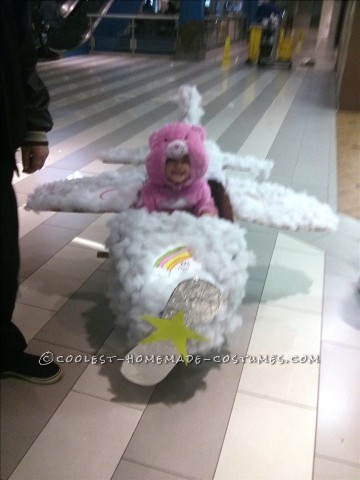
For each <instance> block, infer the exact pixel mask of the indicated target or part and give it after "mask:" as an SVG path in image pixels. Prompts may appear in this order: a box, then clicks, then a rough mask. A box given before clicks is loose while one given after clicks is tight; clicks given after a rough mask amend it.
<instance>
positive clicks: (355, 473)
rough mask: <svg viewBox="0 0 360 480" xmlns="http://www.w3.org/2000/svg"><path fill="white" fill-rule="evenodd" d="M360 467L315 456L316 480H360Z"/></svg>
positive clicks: (314, 477)
mask: <svg viewBox="0 0 360 480" xmlns="http://www.w3.org/2000/svg"><path fill="white" fill-rule="evenodd" d="M359 478H360V465H359V466H358V467H356V466H355V465H350V464H346V463H342V462H341V463H340V462H336V461H334V460H331V459H325V458H319V457H318V456H315V462H314V476H313V479H314V480H359Z"/></svg>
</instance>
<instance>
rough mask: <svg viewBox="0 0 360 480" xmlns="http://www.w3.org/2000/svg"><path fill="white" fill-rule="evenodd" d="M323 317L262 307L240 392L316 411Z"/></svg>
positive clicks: (257, 319)
mask: <svg viewBox="0 0 360 480" xmlns="http://www.w3.org/2000/svg"><path fill="white" fill-rule="evenodd" d="M320 332H321V315H320V314H318V315H314V314H307V313H303V312H298V311H293V310H286V309H285V308H283V309H281V308H272V307H269V306H266V305H264V306H263V305H260V307H259V310H258V314H257V317H256V322H255V326H254V329H253V332H252V336H251V340H250V345H249V348H248V351H247V355H249V356H252V357H253V363H252V361H250V360H249V359H247V361H246V363H245V365H244V368H243V373H242V376H241V380H240V384H239V389H240V391H246V392H251V393H255V394H259V395H265V396H267V397H271V398H276V399H281V400H284V401H288V402H294V403H296V404H302V405H306V406H308V407H312V408H314V409H315V408H316V406H317V396H318V375H319V364H320Z"/></svg>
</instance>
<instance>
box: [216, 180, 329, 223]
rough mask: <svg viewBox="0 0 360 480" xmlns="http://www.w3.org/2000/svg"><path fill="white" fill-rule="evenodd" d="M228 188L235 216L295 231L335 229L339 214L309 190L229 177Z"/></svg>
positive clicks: (226, 188)
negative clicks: (309, 192) (296, 189)
mask: <svg viewBox="0 0 360 480" xmlns="http://www.w3.org/2000/svg"><path fill="white" fill-rule="evenodd" d="M225 190H226V191H227V193H228V195H229V197H230V202H231V205H232V208H233V213H234V215H235V218H237V219H238V220H246V221H248V222H254V223H260V224H261V225H268V226H272V227H276V228H285V229H289V230H292V231H295V230H302V231H314V230H323V231H334V230H336V228H337V225H338V217H337V216H336V215H335V214H334V212H333V211H332V209H331V208H330V207H329V205H327V204H325V203H321V202H319V200H317V199H316V198H315V197H312V196H309V195H308V194H307V193H305V192H303V193H297V192H294V191H293V190H291V189H290V188H286V187H283V186H282V185H277V184H275V183H270V182H263V183H256V182H253V181H251V180H239V179H237V178H232V177H229V178H228V179H227V183H226V187H225Z"/></svg>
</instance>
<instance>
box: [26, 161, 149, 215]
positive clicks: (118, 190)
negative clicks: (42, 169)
mask: <svg viewBox="0 0 360 480" xmlns="http://www.w3.org/2000/svg"><path fill="white" fill-rule="evenodd" d="M144 179H145V175H144V172H143V171H142V170H139V169H134V171H132V172H124V173H123V172H106V173H102V174H100V175H97V176H94V177H83V178H76V179H71V180H68V179H67V180H59V181H56V182H51V183H46V184H44V185H40V186H39V187H37V188H36V189H35V191H34V193H32V194H31V195H29V197H28V202H27V204H26V209H27V210H35V211H47V210H50V211H60V212H88V213H104V212H121V211H123V210H125V209H127V208H129V207H130V206H131V205H132V204H133V203H134V202H135V200H136V198H137V193H138V191H139V189H140V188H141V185H142V184H143V182H144Z"/></svg>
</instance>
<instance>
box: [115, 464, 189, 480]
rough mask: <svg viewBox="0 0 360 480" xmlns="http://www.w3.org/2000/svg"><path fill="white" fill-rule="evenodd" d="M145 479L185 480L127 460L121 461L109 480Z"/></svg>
mask: <svg viewBox="0 0 360 480" xmlns="http://www.w3.org/2000/svg"><path fill="white" fill-rule="evenodd" d="M145 478H146V480H185V477H178V476H176V475H173V474H172V473H169V472H164V471H160V470H154V469H153V468H149V467H146V466H145V465H139V464H137V463H132V462H129V461H128V460H121V462H120V463H119V465H118V467H117V468H116V470H115V473H114V475H113V476H112V477H111V480H136V479H145ZM187 480H191V478H190V477H187Z"/></svg>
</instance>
